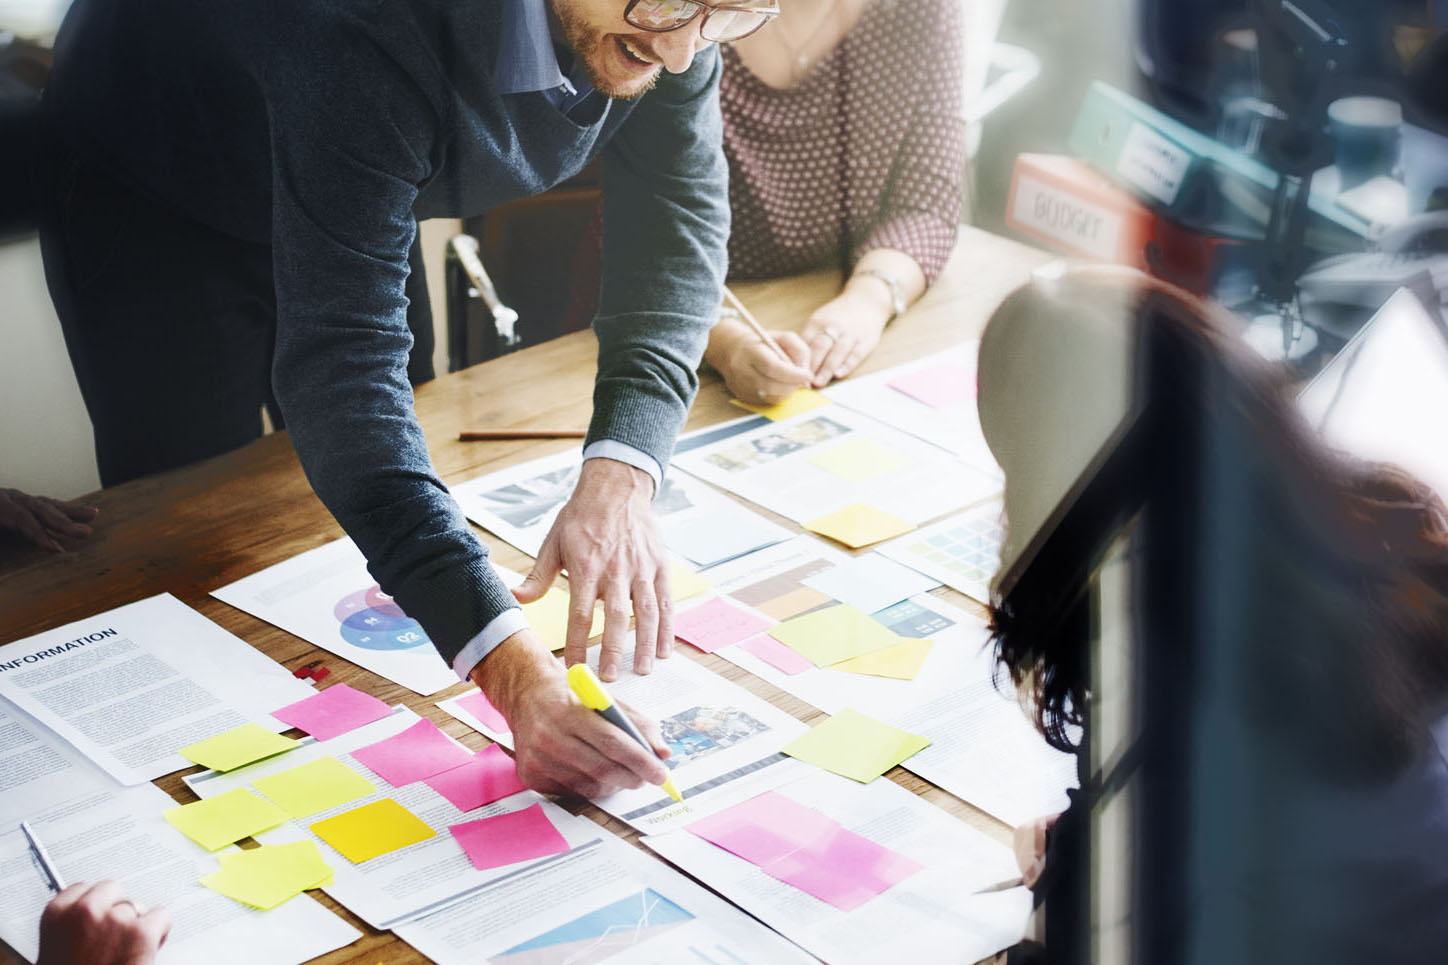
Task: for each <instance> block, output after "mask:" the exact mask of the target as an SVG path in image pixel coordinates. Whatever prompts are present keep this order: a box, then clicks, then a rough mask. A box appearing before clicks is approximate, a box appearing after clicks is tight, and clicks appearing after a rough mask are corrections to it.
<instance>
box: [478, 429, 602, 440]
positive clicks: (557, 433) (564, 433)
mask: <svg viewBox="0 0 1448 965" xmlns="http://www.w3.org/2000/svg"><path fill="white" fill-rule="evenodd" d="M587 435H588V433H587V432H585V431H584V430H583V429H479V430H476V431H472V432H459V433H458V442H493V441H498V440H506V439H583V438H585V437H586V436H587Z"/></svg>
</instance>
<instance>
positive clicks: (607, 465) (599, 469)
mask: <svg viewBox="0 0 1448 965" xmlns="http://www.w3.org/2000/svg"><path fill="white" fill-rule="evenodd" d="M584 491H586V492H587V493H588V494H589V496H591V497H594V496H596V497H601V498H603V499H605V500H616V499H627V498H630V497H632V496H636V495H641V496H642V497H643V498H644V500H646V501H652V500H653V496H654V478H653V477H652V476H650V475H649V474H648V473H647V472H645V471H644V470H642V469H640V468H639V467H638V466H634V465H631V464H629V463H626V462H623V461H621V460H618V459H611V458H609V457H608V456H594V457H593V458H591V459H585V460H584V461H583V468H582V469H580V470H579V473H578V484H577V485H576V486H574V488H573V492H574V494H575V495H576V494H578V493H579V492H584Z"/></svg>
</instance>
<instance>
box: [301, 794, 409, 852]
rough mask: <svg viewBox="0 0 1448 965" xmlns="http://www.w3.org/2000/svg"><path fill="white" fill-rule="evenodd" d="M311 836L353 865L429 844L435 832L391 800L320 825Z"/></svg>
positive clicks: (313, 828) (333, 818)
mask: <svg viewBox="0 0 1448 965" xmlns="http://www.w3.org/2000/svg"><path fill="white" fill-rule="evenodd" d="M312 833H313V834H315V835H316V836H317V837H319V838H321V839H322V840H323V841H325V842H327V843H328V844H330V845H331V846H332V847H334V848H336V849H337V851H338V853H339V854H341V855H342V857H344V858H346V859H347V860H348V861H350V862H352V863H353V864H361V863H362V862H364V861H366V860H368V859H369V858H375V857H377V856H378V855H383V854H387V853H388V852H389V851H396V850H397V849H398V848H405V847H407V846H408V845H410V844H416V843H417V842H419V841H426V840H427V839H428V838H430V837H432V836H433V835H434V834H435V833H436V832H434V831H433V830H432V828H430V827H428V826H427V825H426V824H423V823H422V821H421V819H419V818H418V817H417V815H415V814H413V813H412V812H411V811H409V810H407V808H405V807H403V806H402V805H401V804H398V803H397V802H396V801H394V800H392V798H390V797H386V798H383V799H382V800H380V801H373V802H372V803H371V804H364V805H362V806H361V807H360V808H353V809H352V810H351V811H348V812H346V813H345V814H339V815H337V816H336V817H331V818H327V819H325V820H322V821H318V822H317V823H316V824H314V825H312Z"/></svg>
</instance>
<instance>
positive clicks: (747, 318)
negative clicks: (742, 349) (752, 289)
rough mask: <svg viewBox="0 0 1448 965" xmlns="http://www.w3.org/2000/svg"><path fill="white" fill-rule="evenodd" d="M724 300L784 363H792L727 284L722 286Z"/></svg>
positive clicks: (792, 360)
mask: <svg viewBox="0 0 1448 965" xmlns="http://www.w3.org/2000/svg"><path fill="white" fill-rule="evenodd" d="M724 301H726V302H728V303H729V307H730V308H732V309H734V310H735V311H736V312H738V313H739V317H740V318H741V319H743V321H744V324H745V325H748V326H749V328H750V329H751V330H752V331H753V332H754V334H755V335H758V336H759V338H760V339H761V340H762V341H763V342H764V344H765V345H768V346H769V347H770V348H771V349H773V350H774V354H775V355H778V356H779V357H780V358H781V359H783V360H784V363H785V364H786V365H794V359H792V358H790V357H789V355H788V354H787V353H786V352H785V351H784V349H782V348H780V347H779V343H778V342H776V341H775V340H774V339H773V338H771V337H770V335H769V333H768V332H766V331H765V330H764V326H763V325H761V324H759V319H757V318H755V317H754V315H753V314H752V313H750V311H749V309H747V308H745V307H744V303H743V302H741V301H740V300H739V298H738V296H736V295H735V294H734V293H733V292H732V291H730V290H729V286H727V285H726V286H724Z"/></svg>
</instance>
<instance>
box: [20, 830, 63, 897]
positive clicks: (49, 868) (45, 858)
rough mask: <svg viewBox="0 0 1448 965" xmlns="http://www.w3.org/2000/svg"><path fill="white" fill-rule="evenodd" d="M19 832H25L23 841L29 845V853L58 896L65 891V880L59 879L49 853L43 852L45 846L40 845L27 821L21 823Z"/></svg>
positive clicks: (58, 873)
mask: <svg viewBox="0 0 1448 965" xmlns="http://www.w3.org/2000/svg"><path fill="white" fill-rule="evenodd" d="M20 830H21V831H23V832H25V840H26V841H27V842H28V843H29V844H30V851H31V853H32V854H34V855H35V859H36V861H37V862H38V863H39V865H40V870H41V871H43V872H45V880H46V881H47V882H48V883H49V884H50V888H51V890H52V891H54V892H56V893H57V894H59V893H60V892H61V891H63V890H64V889H65V879H63V878H61V876H60V872H59V871H57V870H56V869H55V862H53V861H51V860H50V852H48V851H46V850H45V845H43V844H41V843H40V839H39V838H37V837H36V836H35V832H34V831H32V830H31V829H30V822H29V821H21V822H20Z"/></svg>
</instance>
